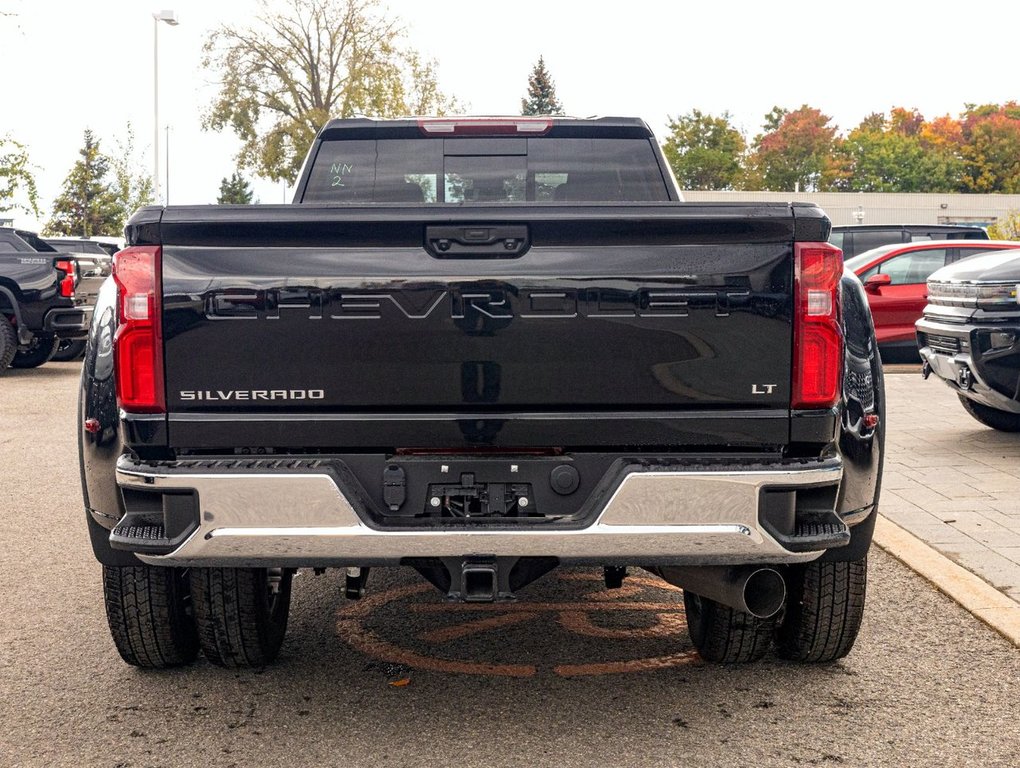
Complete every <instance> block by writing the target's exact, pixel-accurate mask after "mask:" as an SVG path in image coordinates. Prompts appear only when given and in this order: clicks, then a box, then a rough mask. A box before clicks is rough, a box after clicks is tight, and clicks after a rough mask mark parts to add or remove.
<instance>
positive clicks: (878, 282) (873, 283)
mask: <svg viewBox="0 0 1020 768" xmlns="http://www.w3.org/2000/svg"><path fill="white" fill-rule="evenodd" d="M891 284H892V278H891V277H890V276H889V275H883V274H881V273H879V274H877V275H872V276H871V277H869V278H868V279H867V280H865V281H864V290H866V291H867V292H868V293H878V289H879V288H881V287H882V286H883V285H891Z"/></svg>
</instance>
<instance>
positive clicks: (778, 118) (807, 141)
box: [746, 104, 837, 192]
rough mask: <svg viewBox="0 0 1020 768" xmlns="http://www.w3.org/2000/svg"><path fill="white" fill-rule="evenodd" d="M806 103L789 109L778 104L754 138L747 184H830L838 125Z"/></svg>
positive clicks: (806, 187) (783, 187)
mask: <svg viewBox="0 0 1020 768" xmlns="http://www.w3.org/2000/svg"><path fill="white" fill-rule="evenodd" d="M831 122H832V118H830V117H829V116H828V115H824V114H822V112H821V111H819V110H817V109H815V108H814V107H809V106H807V105H806V104H805V105H804V106H802V107H800V108H799V109H796V110H794V111H792V112H788V111H786V110H785V109H782V108H781V107H775V108H774V109H773V110H772V111H771V112H770V113H769V114H768V115H766V117H765V126H764V128H765V130H764V132H763V133H761V134H759V135H758V136H756V137H755V139H754V143H753V148H752V152H751V155H750V157H749V158H748V168H747V173H748V178H747V182H746V183H747V184H749V185H752V186H754V185H757V186H758V187H759V188H760V189H765V190H776V191H782V192H787V191H795V190H801V191H806V192H810V191H818V190H822V189H825V188H827V187H828V186H829V184H830V178H831V171H832V167H833V166H832V153H833V146H834V144H835V141H836V130H837V129H836V126H834V125H831Z"/></svg>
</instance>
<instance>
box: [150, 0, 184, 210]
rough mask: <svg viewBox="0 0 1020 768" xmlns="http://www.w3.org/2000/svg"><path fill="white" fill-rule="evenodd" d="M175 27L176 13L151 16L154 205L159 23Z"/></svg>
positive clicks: (156, 12)
mask: <svg viewBox="0 0 1020 768" xmlns="http://www.w3.org/2000/svg"><path fill="white" fill-rule="evenodd" d="M161 21H162V22H163V23H165V24H168V25H170V26H171V27H176V26H177V24H178V23H179V22H178V21H177V12H176V11H155V12H154V13H153V14H152V188H153V190H154V192H155V195H156V203H157V204H158V203H160V202H162V201H161V199H160V198H161V195H160V189H159V22H161Z"/></svg>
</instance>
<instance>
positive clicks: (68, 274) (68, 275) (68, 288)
mask: <svg viewBox="0 0 1020 768" xmlns="http://www.w3.org/2000/svg"><path fill="white" fill-rule="evenodd" d="M56 267H57V269H58V270H60V271H61V272H63V273H64V276H63V277H62V278H60V283H59V291H60V295H61V296H63V297H64V298H65V299H73V298H74V288H75V284H76V283H77V282H78V280H77V277H78V264H77V262H74V261H71V260H69V259H60V260H58V261H57V263H56Z"/></svg>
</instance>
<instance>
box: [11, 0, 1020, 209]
mask: <svg viewBox="0 0 1020 768" xmlns="http://www.w3.org/2000/svg"><path fill="white" fill-rule="evenodd" d="M282 5H283V4H282V3H281V6H282ZM162 7H172V8H173V9H174V10H176V11H177V13H178V17H179V19H180V25H179V26H177V27H173V28H170V27H167V26H165V25H161V27H160V32H159V34H160V81H161V84H160V116H161V119H160V122H161V123H164V124H166V123H169V124H170V126H171V134H170V146H169V149H170V162H169V172H170V183H169V191H170V202H171V203H211V202H215V199H216V195H217V193H218V190H219V182H220V179H221V178H222V177H223V176H227V175H229V174H230V173H231V172H232V171H233V170H234V161H233V155H234V153H235V152H236V150H237V146H238V142H237V141H236V140H235V139H234V138H233V137H232V136H231V135H229V134H222V135H221V134H215V133H209V132H204V131H202V130H201V127H200V116H201V113H202V110H203V108H204V107H205V106H206V105H208V104H209V103H210V101H211V100H212V97H213V93H214V87H213V85H212V82H211V76H210V74H209V73H207V72H203V71H202V70H201V69H200V67H199V61H200V55H201V46H202V42H203V40H204V39H205V37H206V36H207V34H208V32H209V31H210V30H211V29H213V28H214V27H216V26H217V25H218V24H220V23H223V22H225V21H229V22H232V23H242V22H243V21H244V18H245V16H246V15H248V14H249V13H251V12H252V11H253V9H254V8H255V7H256V4H255V3H254V2H246V1H244V0H202V1H201V2H199V1H198V0H165V2H164V4H163V5H159V4H158V2H157V3H154V4H151V5H150V4H148V3H146V2H139V1H138V0H91V2H81V0H0V11H6V12H12V13H14V14H16V15H15V16H13V17H0V61H2V63H3V67H2V71H3V73H4V75H3V80H2V85H0V97H2V101H0V134H4V133H8V134H10V135H12V136H13V137H14V138H16V139H17V140H19V141H21V142H23V143H25V144H27V145H28V147H29V150H30V155H31V159H32V162H33V163H34V164H35V165H36V166H37V179H38V182H39V188H40V193H41V195H42V198H43V200H42V202H43V205H44V206H45V207H46V208H47V211H46V213H47V214H48V208H49V206H50V203H51V202H52V199H53V197H54V196H56V194H57V193H58V192H59V189H60V185H61V182H62V181H63V179H64V177H65V176H66V175H67V172H68V171H69V170H70V167H71V165H72V164H73V163H74V161H75V160H76V158H77V154H76V153H77V151H78V149H79V147H80V146H81V142H82V131H83V130H84V129H85V128H86V127H91V128H92V129H93V130H94V131H96V133H97V134H98V135H99V136H100V137H101V138H102V139H103V141H104V143H107V144H109V145H110V148H112V140H113V139H114V137H117V136H122V135H123V134H124V128H125V125H126V123H127V122H128V121H130V122H131V123H132V124H133V125H134V127H135V131H136V133H137V144H138V148H139V150H140V151H141V152H142V153H144V155H143V160H144V162H145V167H151V164H152V161H151V155H150V154H149V153H150V152H151V147H152V133H153V122H152V99H153V90H152V44H153V40H152V38H153V21H152V16H151V12H152V11H154V10H158V9H159V8H162ZM386 7H387V8H389V10H390V12H391V13H392V14H393V15H396V16H398V17H399V18H401V19H402V20H403V22H404V24H405V26H406V30H407V41H408V42H409V44H410V45H412V46H413V47H415V48H417V49H419V50H420V51H421V52H423V53H424V54H426V55H427V56H430V57H433V58H435V59H436V60H437V61H438V62H439V74H440V82H441V85H442V87H443V88H444V90H446V91H447V92H449V93H452V94H453V95H455V96H457V97H458V98H459V99H460V100H461V102H463V103H465V104H466V105H468V107H469V111H470V112H472V113H475V114H505V113H510V114H514V113H517V112H518V111H519V110H520V99H521V97H522V96H523V95H524V92H525V89H526V87H527V76H528V73H529V72H530V71H531V68H532V66H533V65H534V63H535V62H536V61H537V59H538V57H539V55H540V54H541V55H544V56H545V60H546V64H547V65H548V67H549V70H550V72H551V73H552V76H553V78H554V80H555V82H556V89H557V93H558V94H559V96H560V99H561V101H562V102H563V103H564V105H565V108H566V110H567V112H568V114H573V115H580V116H586V115H594V114H601V115H628V116H629V115H634V116H639V117H643V118H644V119H645V120H647V121H648V123H649V124H650V125H651V126H652V128H653V130H655V131H656V133H657V134H659V135H660V136H662V135H664V134H665V126H666V123H667V120H668V117H669V116H672V115H679V114H682V113H684V112H687V111H689V110H690V109H692V108H699V109H701V110H703V111H708V112H713V113H717V112H721V111H723V110H728V111H729V112H730V113H731V114H732V115H733V116H734V119H735V122H736V124H737V125H738V126H739V127H740V128H742V129H743V130H744V132H745V133H746V134H748V136H753V135H754V134H755V133H757V132H758V130H759V128H760V125H761V121H762V117H763V115H764V114H765V113H766V112H768V110H769V109H771V107H772V106H773V105H781V106H784V107H789V108H796V107H798V106H800V105H801V104H804V103H807V104H810V105H812V106H815V107H818V108H819V109H821V110H822V111H823V112H825V113H826V114H828V115H831V116H832V117H833V118H834V122H835V123H836V124H837V125H838V126H839V127H840V128H841V129H844V130H845V129H848V128H851V127H853V126H854V125H855V124H857V123H858V122H859V121H860V120H861V118H863V117H864V116H865V115H866V114H868V113H869V112H873V111H888V110H889V109H890V108H891V107H893V106H906V107H916V108H918V109H919V110H921V112H922V113H924V115H925V116H927V117H934V116H937V115H942V114H946V113H949V114H953V115H956V114H958V113H959V112H960V111H961V110H962V109H963V107H964V104H965V103H968V102H973V103H986V102H1004V101H1008V100H1011V99H1012V100H1020V80H1018V78H1017V68H1016V54H1015V51H1014V50H1013V49H1014V45H1015V41H1014V40H1013V33H1014V31H1015V29H1016V28H1017V26H1018V24H1017V23H1018V22H1020V4H1016V3H1012V2H1009V3H1007V2H991V1H990V0H971V1H970V2H968V3H966V4H963V5H959V6H956V7H955V8H956V10H955V11H954V13H953V14H952V15H951V16H950V15H947V14H946V13H944V8H943V7H940V6H938V5H933V4H931V3H927V2H926V3H921V2H896V1H895V0H884V1H883V2H872V0H857V1H856V2H834V1H833V0H816V1H815V2H813V3H809V4H799V5H797V4H793V5H791V4H788V3H787V4H782V3H763V2H742V1H738V0H730V2H715V3H711V2H709V3H692V2H682V1H678V0H673V1H672V2H653V1H652V0H627V2H612V3H598V2H594V3H593V2H585V3H580V2H572V3H558V2H554V0H513V1H512V2H499V3H496V2H491V1H490V2H485V1H484V0H428V1H425V2H423V1H422V0H389V2H388V3H386ZM997 29H1001V30H1004V31H1005V33H1006V36H1005V37H1003V38H1002V39H1001V40H998V41H997V40H996V30H997ZM254 186H255V189H256V194H257V195H258V197H259V198H260V199H261V201H262V202H283V201H284V200H285V199H286V197H287V196H286V195H285V190H284V189H283V187H282V185H279V184H272V183H269V182H263V181H258V180H255V182H254ZM17 223H18V224H19V225H21V226H31V225H35V224H38V222H36V221H35V220H34V219H33V218H32V217H27V216H21V217H19V218H18V219H17Z"/></svg>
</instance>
